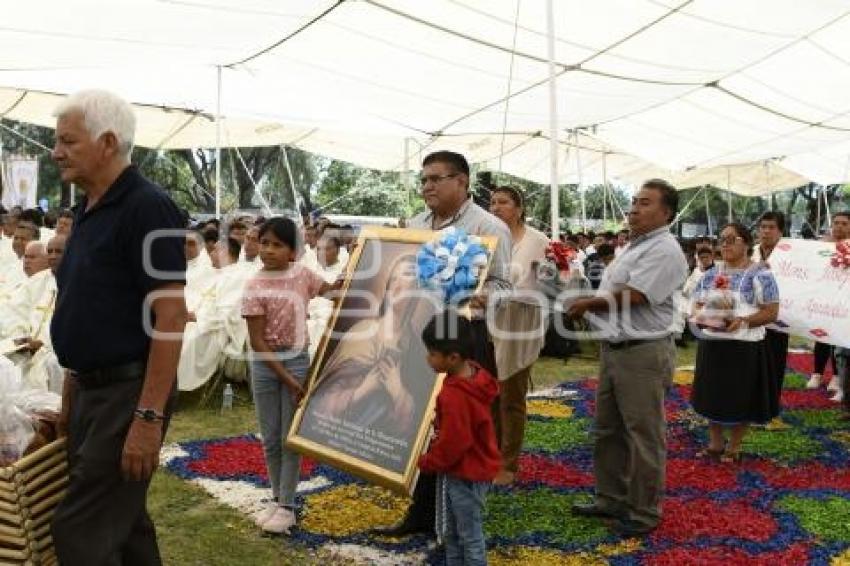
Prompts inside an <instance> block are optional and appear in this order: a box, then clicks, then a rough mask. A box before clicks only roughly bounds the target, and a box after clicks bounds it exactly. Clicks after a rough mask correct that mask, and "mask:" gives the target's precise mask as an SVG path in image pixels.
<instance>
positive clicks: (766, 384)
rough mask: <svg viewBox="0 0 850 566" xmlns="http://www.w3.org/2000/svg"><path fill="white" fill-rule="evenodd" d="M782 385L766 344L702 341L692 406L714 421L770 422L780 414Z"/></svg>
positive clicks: (697, 360) (700, 342) (699, 346)
mask: <svg viewBox="0 0 850 566" xmlns="http://www.w3.org/2000/svg"><path fill="white" fill-rule="evenodd" d="M778 385H779V384H778V383H777V380H776V379H775V378H774V377H773V376H772V375H771V371H770V362H769V361H768V353H767V349H766V347H765V344H764V341H759V342H744V341H742V340H711V339H708V340H700V341H699V344H698V346H697V359H696V372H695V374H694V387H693V391H692V392H691V404H692V405H693V407H694V411H696V412H697V413H699V414H700V415H702V416H703V417H705V418H707V419H709V420H710V421H713V422H717V423H722V424H738V423H766V422H768V421H769V420H770V419H772V418H774V417H775V416H777V415H778V414H779V403H778V400H779V392H778V391H777V388H778Z"/></svg>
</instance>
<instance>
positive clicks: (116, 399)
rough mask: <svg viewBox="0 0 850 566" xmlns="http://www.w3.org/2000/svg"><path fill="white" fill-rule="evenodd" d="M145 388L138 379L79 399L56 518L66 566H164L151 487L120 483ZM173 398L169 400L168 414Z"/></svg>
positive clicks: (82, 391) (82, 393) (84, 391)
mask: <svg viewBox="0 0 850 566" xmlns="http://www.w3.org/2000/svg"><path fill="white" fill-rule="evenodd" d="M125 377H126V376H125ZM142 383H143V379H142V375H139V376H138V378H136V379H131V380H126V379H125V380H124V381H117V382H115V383H113V384H110V385H106V386H103V387H97V388H84V387H83V386H79V387H78V388H77V390H76V392H75V395H74V400H73V403H72V405H71V415H70V423H69V430H68V461H69V466H70V482H69V484H68V492H67V495H66V496H65V498H64V499H63V500H62V501H61V502H60V503H59V506H58V507H57V508H56V511H55V513H54V516H53V543H54V546H55V549H56V555H57V557H58V558H59V562H60V564H62V565H63V566H117V565H119V564H120V565H132V566H136V565H138V566H151V565H159V564H162V560H161V558H160V555H159V548H158V547H157V543H156V531H155V530H154V526H153V522H151V519H150V517H149V516H148V513H147V506H146V500H147V492H148V486H149V485H150V480H148V481H124V479H123V478H122V476H121V453H122V452H123V449H124V441H125V439H126V437H127V431H128V430H129V428H130V424H131V423H132V421H133V418H134V416H133V411H134V410H135V408H136V407H137V404H138V401H139V396H140V395H141V390H142ZM175 399H176V396H175V395H172V397H171V402H169V403H168V407H167V408H166V415H170V414H171V411H172V409H173V404H174V400H175ZM167 425H168V421H166V422H165V423H164V424H163V436H165V429H166V428H167Z"/></svg>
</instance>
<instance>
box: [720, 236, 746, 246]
mask: <svg viewBox="0 0 850 566" xmlns="http://www.w3.org/2000/svg"><path fill="white" fill-rule="evenodd" d="M739 241H741V242H743V241H744V238H742V237H741V236H726V237H725V238H720V239H719V240H718V242H720V245H721V246H731V245H734V244H737V243H738V242H739Z"/></svg>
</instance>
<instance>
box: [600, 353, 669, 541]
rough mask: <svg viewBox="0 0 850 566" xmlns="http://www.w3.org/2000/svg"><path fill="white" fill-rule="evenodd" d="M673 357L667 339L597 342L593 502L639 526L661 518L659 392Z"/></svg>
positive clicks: (661, 399)
mask: <svg viewBox="0 0 850 566" xmlns="http://www.w3.org/2000/svg"><path fill="white" fill-rule="evenodd" d="M675 356H676V350H675V346H674V344H673V341H672V340H671V339H666V340H658V341H654V342H647V343H645V344H640V345H636V346H632V347H630V348H624V349H620V350H613V349H611V348H610V347H609V346H608V345H607V344H603V345H602V355H601V368H600V377H599V387H598V389H597V390H596V434H595V446H594V450H593V467H594V475H595V477H596V503H597V505H599V506H600V507H601V508H603V509H606V510H608V511H610V512H611V513H614V514H616V515H618V516H620V517H623V518H626V519H630V520H632V521H636V522H638V523H640V524H642V525H645V526H654V525H656V524H657V523H658V521H659V520H660V518H661V498H662V497H663V495H664V475H665V465H666V460H667V445H666V431H667V422H666V420H665V415H664V393H665V390H666V388H667V387H668V386H669V385H670V383H671V381H672V378H673V371H674V363H675V359H676V358H675Z"/></svg>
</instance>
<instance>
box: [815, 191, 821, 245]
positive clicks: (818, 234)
mask: <svg viewBox="0 0 850 566" xmlns="http://www.w3.org/2000/svg"><path fill="white" fill-rule="evenodd" d="M817 191H818V195H817V196H818V198H817V200H818V214H817V216H816V218H817V224H816V226H815V235H816V236H820V197H821V195H822V194H823V185H818V188H817Z"/></svg>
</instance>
